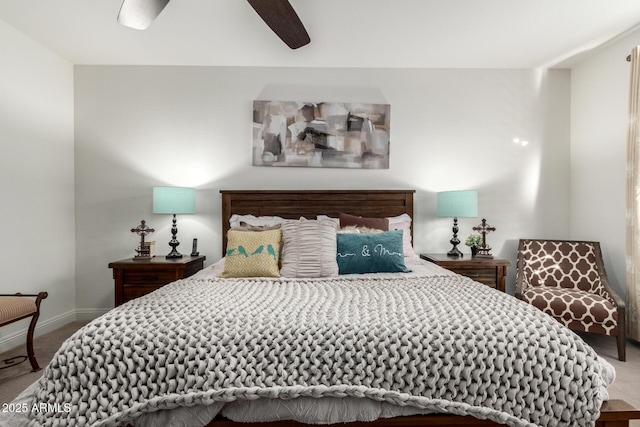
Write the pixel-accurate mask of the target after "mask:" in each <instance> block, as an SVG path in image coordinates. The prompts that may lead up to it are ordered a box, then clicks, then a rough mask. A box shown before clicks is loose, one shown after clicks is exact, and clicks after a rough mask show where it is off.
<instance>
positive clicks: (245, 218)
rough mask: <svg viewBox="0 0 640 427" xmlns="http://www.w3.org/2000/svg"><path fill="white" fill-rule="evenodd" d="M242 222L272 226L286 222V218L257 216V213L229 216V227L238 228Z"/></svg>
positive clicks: (256, 225)
mask: <svg viewBox="0 0 640 427" xmlns="http://www.w3.org/2000/svg"><path fill="white" fill-rule="evenodd" d="M240 222H245V223H247V224H249V225H253V226H254V227H262V226H265V225H266V226H268V227H272V226H274V225H278V224H282V223H283V222H284V218H280V217H279V216H255V215H238V214H233V215H231V218H229V227H231V228H236V227H239V226H240Z"/></svg>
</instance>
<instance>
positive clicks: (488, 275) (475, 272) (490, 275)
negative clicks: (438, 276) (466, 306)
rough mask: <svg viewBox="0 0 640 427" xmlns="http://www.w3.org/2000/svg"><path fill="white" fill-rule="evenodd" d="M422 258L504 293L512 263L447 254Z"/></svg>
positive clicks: (427, 255)
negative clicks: (508, 269) (508, 268)
mask: <svg viewBox="0 0 640 427" xmlns="http://www.w3.org/2000/svg"><path fill="white" fill-rule="evenodd" d="M420 258H422V259H426V260H427V261H431V262H433V263H435V264H438V265H439V266H441V267H443V268H446V269H447V270H451V271H453V272H454V273H458V274H461V275H463V276H467V277H469V278H471V279H473V280H475V281H477V282H480V283H484V284H485V285H487V286H491V287H492V288H495V289H497V290H499V291H502V292H504V291H505V288H506V286H507V267H508V266H510V265H511V262H510V261H509V260H506V259H500V258H474V257H471V256H466V255H465V256H464V257H461V258H453V257H449V256H447V254H420Z"/></svg>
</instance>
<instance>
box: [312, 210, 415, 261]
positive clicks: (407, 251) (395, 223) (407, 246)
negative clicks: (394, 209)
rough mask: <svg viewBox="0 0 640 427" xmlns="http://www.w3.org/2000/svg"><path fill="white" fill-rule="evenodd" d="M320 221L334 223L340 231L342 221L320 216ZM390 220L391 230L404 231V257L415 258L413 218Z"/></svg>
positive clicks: (404, 216) (395, 217) (407, 215)
mask: <svg viewBox="0 0 640 427" xmlns="http://www.w3.org/2000/svg"><path fill="white" fill-rule="evenodd" d="M316 219H318V220H323V221H325V220H326V221H332V223H333V224H334V225H335V227H336V230H339V229H340V219H338V218H331V217H330V216H327V215H318V216H317V217H316ZM387 219H388V220H389V230H402V249H403V250H404V256H405V257H408V256H414V255H415V252H414V251H413V245H412V241H411V216H410V215H409V214H407V213H403V214H402V215H398V216H393V217H389V218H387Z"/></svg>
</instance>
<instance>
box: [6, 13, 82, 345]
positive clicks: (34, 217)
mask: <svg viewBox="0 0 640 427" xmlns="http://www.w3.org/2000/svg"><path fill="white" fill-rule="evenodd" d="M73 148H74V147H73V66H72V65H71V64H69V63H68V62H66V61H64V60H62V59H60V58H59V57H58V56H57V55H56V54H54V53H52V52H50V51H48V50H47V49H45V48H43V47H42V46H40V45H38V44H36V43H34V42H33V41H32V40H31V39H29V38H27V37H26V36H24V35H23V34H22V33H20V32H18V31H16V30H15V29H14V28H13V27H11V26H9V25H8V24H6V23H5V22H4V21H2V20H0V150H1V154H0V180H1V181H2V183H3V185H2V186H0V200H2V217H1V218H2V245H0V260H1V261H0V263H2V272H3V273H2V274H3V276H2V280H0V293H14V292H18V291H20V292H23V293H37V292H38V291H48V292H49V298H48V299H46V300H44V302H43V303H42V315H41V318H40V321H39V327H38V329H37V332H38V333H42V332H45V331H47V330H50V329H53V328H55V327H58V326H61V325H63V324H64V323H66V322H68V321H72V320H74V319H75V300H76V298H75V283H74V275H75V271H74V268H75V233H74V222H75V221H74V176H73V167H74V166H73V164H74V152H73ZM27 326H28V321H27V320H23V321H21V322H19V323H16V324H14V325H11V326H8V327H5V328H2V329H0V351H3V350H5V349H8V348H10V347H12V346H14V345H19V344H24V335H23V334H22V333H23V332H24V330H25V328H26V327H27Z"/></svg>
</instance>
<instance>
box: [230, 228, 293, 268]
mask: <svg viewBox="0 0 640 427" xmlns="http://www.w3.org/2000/svg"><path fill="white" fill-rule="evenodd" d="M281 240H282V231H280V229H279V228H278V229H275V230H267V231H240V230H229V232H228V233H227V252H226V254H225V259H224V271H223V272H222V274H221V275H220V277H224V278H227V277H280V270H279V268H278V258H279V256H280V242H281Z"/></svg>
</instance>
